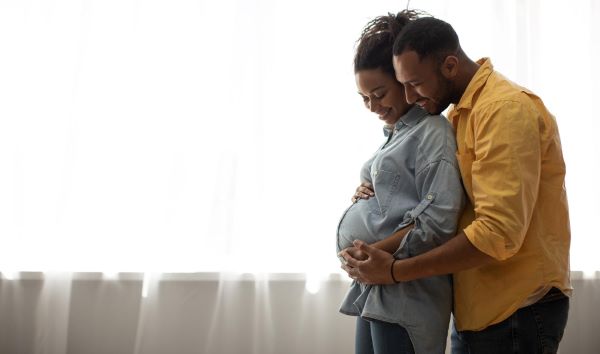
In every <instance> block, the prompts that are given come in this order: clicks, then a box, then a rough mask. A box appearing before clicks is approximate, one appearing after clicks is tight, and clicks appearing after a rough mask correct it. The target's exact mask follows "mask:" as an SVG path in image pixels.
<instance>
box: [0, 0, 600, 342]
mask: <svg viewBox="0 0 600 354" xmlns="http://www.w3.org/2000/svg"><path fill="white" fill-rule="evenodd" d="M405 6H406V1H400V2H399V1H368V2H366V1H315V0H308V1H301V2H291V1H289V2H288V1H276V0H238V1H207V0H198V1H193V0H174V1H158V0H157V1H141V0H120V1H114V0H113V1H100V0H96V1H93V0H88V1H84V0H82V1H75V0H72V1H68V0H54V1H42V0H34V1H27V2H24V1H17V0H2V1H0V272H2V277H3V279H4V280H3V281H10V279H15V278H18V277H19V276H20V275H19V272H26V271H27V272H45V277H46V279H49V280H48V281H46V282H45V284H44V287H43V288H42V289H41V290H40V293H39V294H41V295H40V296H41V297H40V302H39V304H40V305H39V306H40V307H38V309H37V311H38V312H36V315H35V316H34V317H35V318H36V319H37V320H38V325H39V326H41V327H40V328H45V329H44V330H43V331H42V332H40V333H42V334H40V335H39V336H38V340H39V341H41V342H40V343H41V344H39V345H38V346H37V347H36V348H38V349H37V352H40V353H57V354H58V353H60V354H62V353H65V346H66V341H65V338H64V336H65V335H66V334H65V333H64V332H65V330H64V329H65V328H66V326H65V323H66V322H64V321H66V320H67V317H68V316H67V313H68V311H69V309H68V306H66V305H65V304H68V296H69V295H68V294H69V293H70V291H71V288H70V285H69V284H71V278H72V273H71V272H104V273H105V275H106V276H107V277H109V278H110V276H111V274H114V273H117V272H145V273H146V274H147V275H146V284H145V289H144V292H145V294H148V295H149V296H151V295H152V293H153V290H152V289H153V286H154V287H155V286H156V285H157V284H158V283H157V282H158V279H160V273H164V272H215V273H223V274H239V273H255V274H268V273H307V274H309V281H308V284H307V288H308V289H309V290H311V291H312V292H316V291H317V290H318V279H321V278H322V277H324V276H325V275H327V274H330V273H336V272H339V269H338V262H337V259H336V257H335V256H334V252H335V247H334V245H335V243H334V242H335V241H334V237H335V231H336V226H337V222H338V220H339V217H340V215H341V213H342V211H343V210H344V208H345V207H346V206H347V205H348V204H349V203H350V196H351V195H352V192H353V190H354V188H355V187H356V185H357V184H358V182H359V180H358V171H359V168H360V166H361V165H362V162H363V161H364V160H365V159H366V158H368V156H369V155H370V154H371V153H372V151H373V150H374V148H375V147H376V146H377V145H378V144H379V143H380V140H381V138H382V136H381V126H380V123H379V122H378V120H377V119H375V118H374V117H373V116H372V114H370V112H368V111H367V110H365V109H364V108H363V107H362V102H361V100H360V99H359V98H358V95H357V94H356V89H355V84H354V77H353V72H352V56H353V51H354V44H355V41H356V39H357V38H358V36H359V34H360V30H361V29H362V26H363V25H364V24H365V23H366V22H367V21H368V20H369V19H371V18H373V17H374V16H377V15H381V14H384V13H386V12H388V11H391V12H396V11H399V10H400V9H402V8H404V7H405ZM410 6H411V7H412V8H418V9H423V10H426V11H428V12H429V13H431V14H433V15H435V16H437V17H440V18H442V19H444V20H446V21H448V22H450V23H451V24H452V25H453V26H454V28H455V29H456V31H457V32H458V34H459V37H460V39H461V42H462V45H463V48H464V49H465V51H466V52H467V54H469V55H470V56H471V58H472V59H478V58H480V57H483V56H489V57H491V58H492V61H493V63H494V65H495V67H496V69H497V70H499V71H500V72H502V73H503V74H504V75H505V76H507V77H509V78H511V79H513V80H514V81H516V82H518V83H519V84H521V85H524V86H526V87H528V88H530V89H532V90H533V91H534V92H536V93H538V94H539V95H540V96H541V97H542V98H543V100H544V102H545V103H546V104H547V106H548V107H549V108H550V110H551V111H552V112H553V113H554V114H555V116H556V118H557V121H558V124H559V127H560V130H561V137H562V142H563V151H564V155H565V160H566V163H567V169H568V176H567V191H568V196H569V203H570V211H571V228H572V236H573V241H572V249H571V264H572V269H573V270H578V271H584V272H586V274H591V273H590V272H592V271H595V270H600V258H599V257H596V255H595V250H597V249H598V248H599V247H600V241H599V238H598V237H596V235H595V233H596V231H595V229H596V228H595V223H594V221H595V218H597V215H600V206H599V204H598V203H597V202H596V201H597V200H598V199H599V198H600V192H599V191H598V188H595V183H596V181H597V180H599V179H600V167H599V162H600V159H599V158H598V156H600V139H598V138H597V136H596V135H597V134H598V133H597V132H598V131H600V129H599V128H600V121H599V119H598V113H597V111H596V109H595V108H596V107H595V103H596V101H597V100H598V96H599V94H600V88H599V83H598V82H599V81H600V73H599V70H600V69H598V66H597V63H598V62H600V25H599V24H598V21H597V18H598V17H599V15H600V4H599V3H598V2H596V1H594V0H573V1H571V2H569V3H568V4H567V3H565V2H563V1H541V0H530V1H525V0H512V1H509V0H495V1H492V0H490V1H467V0H465V1H457V0H453V1H448V0H447V1H425V0H423V1H411V2H410ZM311 279H312V281H311ZM315 279H317V280H316V281H315ZM18 289H20V288H18ZM11 291H12V290H11ZM15 291H17V290H15ZM23 291H24V290H23ZM16 295H18V294H16ZM15 298H18V296H16V297H15ZM65 301H66V302H65ZM148 303H149V302H146V303H145V304H148ZM143 304H144V303H143ZM65 306H66V307H65ZM142 306H144V305H142ZM141 313H143V311H142V312H141ZM50 319H51V320H52V321H55V320H58V321H59V322H57V323H59V324H58V325H57V326H56V327H52V328H53V329H52V331H50V330H49V329H48V328H49V327H48V328H46V327H45V324H47V323H49V322H48V321H50ZM60 321H63V322H62V325H61V324H60V323H61V322H60ZM61 326H62V327H61ZM61 338H62V339H61Z"/></svg>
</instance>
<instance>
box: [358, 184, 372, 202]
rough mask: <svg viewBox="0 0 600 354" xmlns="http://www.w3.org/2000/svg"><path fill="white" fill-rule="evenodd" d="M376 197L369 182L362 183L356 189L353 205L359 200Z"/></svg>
mask: <svg viewBox="0 0 600 354" xmlns="http://www.w3.org/2000/svg"><path fill="white" fill-rule="evenodd" d="M374 195H375V193H374V192H373V185H372V184H371V183H369V182H362V183H361V184H360V186H358V187H356V192H355V193H354V195H353V196H352V203H356V202H357V201H358V200H359V199H369V198H371V197H373V196H374Z"/></svg>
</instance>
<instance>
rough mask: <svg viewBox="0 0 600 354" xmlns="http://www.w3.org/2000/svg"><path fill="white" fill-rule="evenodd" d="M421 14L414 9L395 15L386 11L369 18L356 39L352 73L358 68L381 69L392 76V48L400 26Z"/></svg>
mask: <svg viewBox="0 0 600 354" xmlns="http://www.w3.org/2000/svg"><path fill="white" fill-rule="evenodd" d="M421 15H423V13H422V12H420V11H416V10H403V11H400V12H398V13H397V14H396V15H394V14H393V13H391V12H390V13H388V14H387V16H379V17H376V18H375V19H373V20H371V21H370V22H369V23H367V25H366V26H365V28H364V29H363V31H362V34H361V35H360V38H359V39H358V41H357V43H358V47H357V48H356V55H355V56H354V73H357V72H359V71H360V70H369V69H381V70H383V71H384V72H386V73H388V74H391V75H392V76H394V67H393V65H392V48H393V47H394V40H395V39H396V36H397V35H398V33H400V31H401V30H402V28H404V26H405V25H406V24H407V23H408V22H409V21H412V20H414V19H417V18H419V17H420V16H421Z"/></svg>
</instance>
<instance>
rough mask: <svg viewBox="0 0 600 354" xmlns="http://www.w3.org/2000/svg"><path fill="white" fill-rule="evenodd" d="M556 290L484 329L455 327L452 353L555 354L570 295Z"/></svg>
mask: <svg viewBox="0 0 600 354" xmlns="http://www.w3.org/2000/svg"><path fill="white" fill-rule="evenodd" d="M554 290H555V289H552V291H551V292H553V294H554V295H555V296H550V297H549V296H548V295H547V296H545V297H544V299H542V300H540V301H539V302H537V303H535V304H533V305H530V306H527V307H523V308H521V309H519V310H518V311H517V312H515V313H514V314H513V315H512V316H510V317H509V318H507V319H506V320H504V321H502V322H500V323H497V324H495V325H492V326H489V327H487V328H485V329H484V330H481V331H461V332H457V331H456V330H455V328H454V326H452V354H480V353H481V354H511V353H513V354H517V353H519V354H520V353H523V354H525V353H526V354H554V353H556V352H557V351H558V344H559V342H560V340H561V339H562V336H563V332H564V330H565V326H566V325H567V317H568V314H569V298H568V297H566V296H560V295H561V294H558V295H556V291H554ZM556 290H557V289H556Z"/></svg>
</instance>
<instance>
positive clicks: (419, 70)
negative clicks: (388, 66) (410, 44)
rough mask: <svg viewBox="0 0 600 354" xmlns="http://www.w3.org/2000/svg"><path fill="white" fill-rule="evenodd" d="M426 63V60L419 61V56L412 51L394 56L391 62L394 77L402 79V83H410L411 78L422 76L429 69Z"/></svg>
mask: <svg viewBox="0 0 600 354" xmlns="http://www.w3.org/2000/svg"><path fill="white" fill-rule="evenodd" d="M427 63H428V61H427V58H424V59H423V60H421V58H420V57H419V54H417V52H415V51H414V50H407V51H404V52H403V53H402V54H400V55H395V56H394V60H393V64H394V70H395V71H396V77H398V78H399V79H400V78H402V79H403V80H404V81H410V80H412V79H413V76H418V75H421V74H423V73H424V72H425V71H426V70H428V69H429V65H427Z"/></svg>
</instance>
